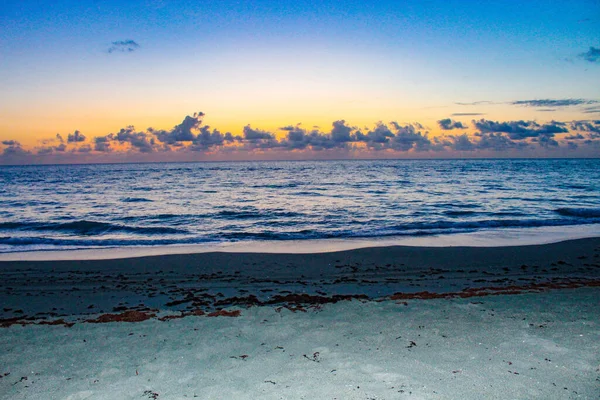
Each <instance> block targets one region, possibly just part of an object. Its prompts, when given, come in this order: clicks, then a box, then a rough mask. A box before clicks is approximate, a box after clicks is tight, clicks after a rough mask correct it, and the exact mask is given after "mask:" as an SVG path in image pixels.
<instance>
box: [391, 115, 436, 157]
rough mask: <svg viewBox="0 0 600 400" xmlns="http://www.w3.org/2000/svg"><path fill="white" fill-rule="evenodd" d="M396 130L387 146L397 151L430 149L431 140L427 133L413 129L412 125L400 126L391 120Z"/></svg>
mask: <svg viewBox="0 0 600 400" xmlns="http://www.w3.org/2000/svg"><path fill="white" fill-rule="evenodd" d="M392 125H393V126H394V127H395V129H396V132H395V133H394V137H392V138H391V139H390V142H389V148H391V149H393V150H399V151H409V150H413V149H414V150H416V151H427V150H431V141H430V140H429V138H428V137H427V134H422V133H421V132H418V131H417V130H416V129H415V126H414V125H411V124H409V125H406V126H401V125H398V124H397V123H395V122H392Z"/></svg>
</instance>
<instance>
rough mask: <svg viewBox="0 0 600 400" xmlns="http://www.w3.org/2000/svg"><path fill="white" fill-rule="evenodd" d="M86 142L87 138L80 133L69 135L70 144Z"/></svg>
mask: <svg viewBox="0 0 600 400" xmlns="http://www.w3.org/2000/svg"><path fill="white" fill-rule="evenodd" d="M84 141H85V136H84V135H83V134H82V133H81V132H79V131H75V132H73V133H69V136H67V142H68V143H79V142H84Z"/></svg>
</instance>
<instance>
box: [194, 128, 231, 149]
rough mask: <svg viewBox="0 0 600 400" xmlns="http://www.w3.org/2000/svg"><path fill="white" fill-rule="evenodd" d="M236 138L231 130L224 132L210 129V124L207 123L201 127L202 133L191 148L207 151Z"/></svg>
mask: <svg viewBox="0 0 600 400" xmlns="http://www.w3.org/2000/svg"><path fill="white" fill-rule="evenodd" d="M234 141H235V139H234V137H233V135H232V134H231V133H230V132H227V133H226V134H224V135H223V134H222V133H221V132H219V131H218V130H216V129H213V131H212V132H211V131H210V126H208V125H206V126H203V127H201V128H200V133H198V136H196V138H195V139H194V140H193V144H192V146H191V147H190V150H193V151H206V150H209V149H210V148H211V147H214V146H223V145H224V144H225V142H229V143H232V142H234Z"/></svg>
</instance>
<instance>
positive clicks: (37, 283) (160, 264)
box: [0, 238, 600, 321]
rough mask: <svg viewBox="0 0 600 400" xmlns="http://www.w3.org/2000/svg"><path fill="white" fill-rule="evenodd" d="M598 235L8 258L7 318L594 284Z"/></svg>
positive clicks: (0, 296) (2, 265) (0, 271)
mask: <svg viewBox="0 0 600 400" xmlns="http://www.w3.org/2000/svg"><path fill="white" fill-rule="evenodd" d="M599 280H600V238H588V239H578V240H570V241H564V242H559V243H553V244H544V245H531V246H511V247H489V248H486V247H405V246H393V247H372V248H362V249H355V250H348V251H340V252H328V253H312V254H282V253H279V254H271V253H225V252H213V253H197V254H179V255H161V256H151V257H137V258H122V259H109V260H62V261H5V262H0V303H2V304H3V308H2V309H1V310H0V318H1V319H3V320H10V321H25V320H27V321H38V320H44V319H57V318H67V319H69V318H71V319H72V318H75V319H77V318H87V317H86V316H88V315H94V314H103V313H119V312H123V311H128V310H135V311H140V312H153V313H156V312H187V313H189V312H198V311H197V310H201V311H202V312H207V313H210V312H213V311H215V310H219V309H223V308H227V307H231V306H252V305H263V304H273V305H277V304H279V305H288V306H289V305H293V306H302V305H303V304H304V305H307V304H314V303H321V304H322V303H327V302H336V301H339V300H342V299H349V298H361V299H370V300H381V299H386V298H391V296H395V297H392V298H395V299H402V298H405V299H408V298H432V297H436V295H438V296H437V297H439V295H441V296H443V297H456V296H462V297H465V296H468V295H469V294H470V295H474V294H476V295H486V294H494V293H496V294H497V293H519V292H523V291H546V290H550V289H559V288H570V287H582V286H596V285H598V282H599Z"/></svg>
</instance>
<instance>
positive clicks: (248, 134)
mask: <svg viewBox="0 0 600 400" xmlns="http://www.w3.org/2000/svg"><path fill="white" fill-rule="evenodd" d="M273 139H275V135H273V134H272V133H270V132H267V131H263V130H260V129H252V128H251V127H250V125H246V126H245V127H244V140H249V141H258V140H273Z"/></svg>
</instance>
